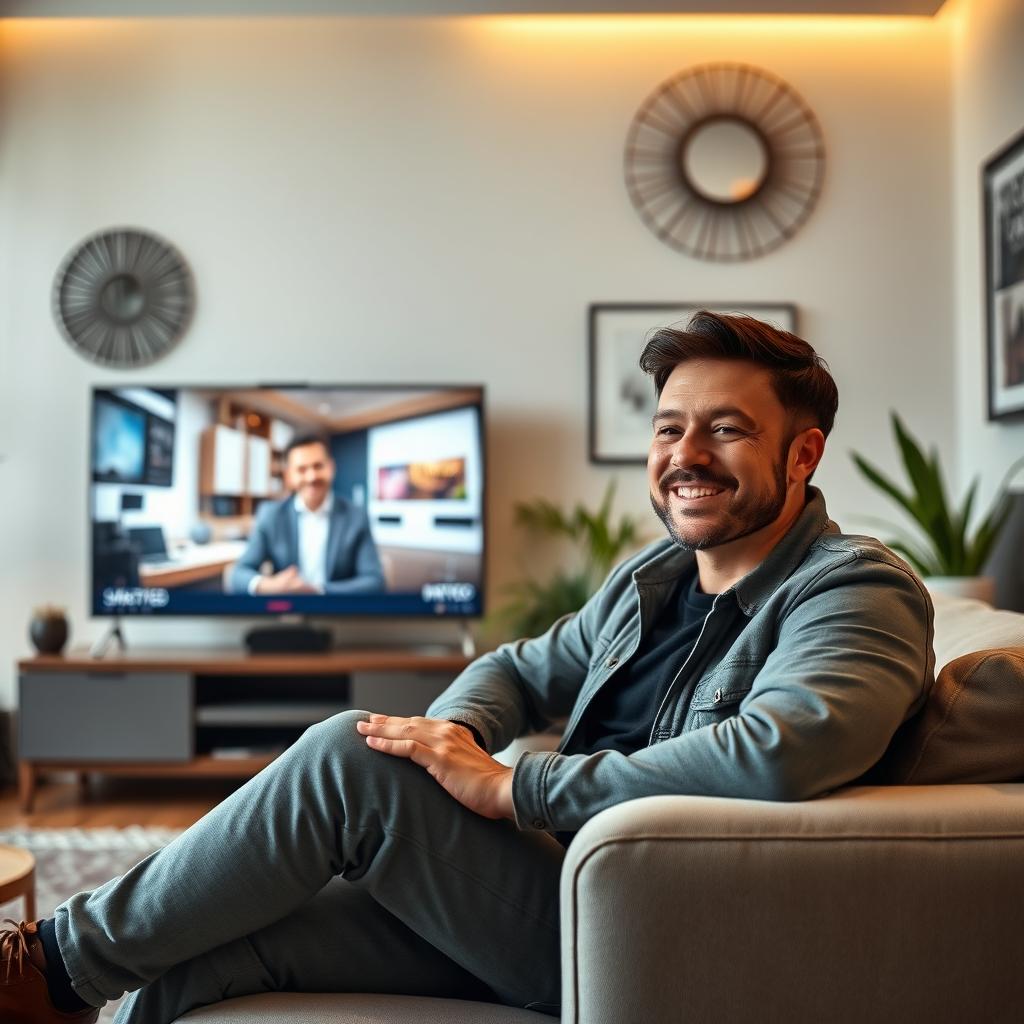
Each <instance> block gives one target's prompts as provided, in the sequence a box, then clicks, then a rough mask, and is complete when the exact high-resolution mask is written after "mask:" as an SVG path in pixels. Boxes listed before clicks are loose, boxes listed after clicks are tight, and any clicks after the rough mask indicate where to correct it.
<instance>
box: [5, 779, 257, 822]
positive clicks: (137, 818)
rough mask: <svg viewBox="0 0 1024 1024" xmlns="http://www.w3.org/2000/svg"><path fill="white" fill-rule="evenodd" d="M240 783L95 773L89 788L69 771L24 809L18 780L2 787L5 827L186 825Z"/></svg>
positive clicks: (48, 781) (51, 781) (48, 783)
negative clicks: (28, 811)
mask: <svg viewBox="0 0 1024 1024" xmlns="http://www.w3.org/2000/svg"><path fill="white" fill-rule="evenodd" d="M239 785H240V781H239V780H230V779H119V778H105V777H103V776H100V775H93V776H90V778H89V782H88V784H87V786H86V787H85V789H84V790H83V789H82V788H80V787H79V785H78V784H77V783H76V782H75V781H73V779H71V778H70V777H69V776H65V775H55V776H53V777H52V778H48V779H46V780H44V781H43V782H42V783H41V784H40V787H39V789H38V791H37V795H36V805H35V809H34V810H33V812H32V813H31V814H23V813H22V811H21V809H20V808H19V806H18V793H17V789H16V788H15V787H14V786H6V787H3V788H0V829H6V828H20V827H25V826H29V827H31V828H124V827H125V826H126V825H149V826H155V827H160V828H187V827H188V826H189V825H191V824H192V823H193V822H195V821H197V820H198V819H199V818H201V817H202V816H203V815H204V814H205V813H206V812H207V811H208V810H210V808H211V807H214V806H216V805H217V804H219V803H220V802H221V800H223V799H224V798H225V797H226V796H228V794H230V793H231V792H232V791H233V790H235V789H236V788H237V787H238V786H239Z"/></svg>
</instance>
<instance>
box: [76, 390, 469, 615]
mask: <svg viewBox="0 0 1024 1024" xmlns="http://www.w3.org/2000/svg"><path fill="white" fill-rule="evenodd" d="M89 451H90V459H91V466H90V470H91V472H90V480H91V483H90V495H89V511H90V522H91V530H92V539H91V545H92V548H91V554H92V557H91V565H92V572H91V593H92V602H91V603H92V610H93V614H95V615H139V614H147V615H151V614H159V615H167V614H172V615H173V614H178V615H202V614H211V615H261V614H267V615H284V614H299V615H371V616H381V615H455V616H464V617H475V616H479V615H482V614H483V611H484V507H485V506H484V393H483V388H482V387H481V386H479V385H450V386H437V385H393V384H380V385H332V386H327V385H316V386H294V385H284V386H280V387H278V386H267V385H239V386H237V387H223V386H218V387H199V386H188V387H174V388H169V387H139V386H132V387H110V388H95V389H94V390H93V395H92V436H91V443H90V446H89Z"/></svg>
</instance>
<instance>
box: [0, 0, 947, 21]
mask: <svg viewBox="0 0 1024 1024" xmlns="http://www.w3.org/2000/svg"><path fill="white" fill-rule="evenodd" d="M944 2H945V0H634V2H632V3H623V2H621V0H618V2H616V0H555V2H551V0H547V2H545V0H0V17H18V18H27V17H110V16H115V17H152V16H160V17H166V16H174V15H229V16H230V15H240V16H244V15H285V14H291V15H303V14H351V15H404V16H416V15H421V16H430V15H446V14H447V15H470V14H817V15H820V14H872V15H923V16H929V15H933V14H935V13H937V11H938V10H939V8H940V7H942V5H943V3H944Z"/></svg>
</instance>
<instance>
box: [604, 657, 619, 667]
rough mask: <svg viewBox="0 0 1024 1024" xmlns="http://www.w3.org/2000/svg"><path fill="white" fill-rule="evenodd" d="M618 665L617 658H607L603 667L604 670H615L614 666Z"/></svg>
mask: <svg viewBox="0 0 1024 1024" xmlns="http://www.w3.org/2000/svg"><path fill="white" fill-rule="evenodd" d="M618 663H619V659H618V658H615V657H611V658H609V659H608V660H607V661H606V662H605V663H604V666H605V668H615V666H616V665H618Z"/></svg>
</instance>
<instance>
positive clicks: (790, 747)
mask: <svg viewBox="0 0 1024 1024" xmlns="http://www.w3.org/2000/svg"><path fill="white" fill-rule="evenodd" d="M834 587H842V588H843V593H842V599H841V600H830V597H832V598H834V597H835V596H836V595H835V594H830V591H831V590H832V589H833V588H834ZM847 588H848V589H847ZM929 607H930V606H929V604H928V600H927V597H926V596H925V595H924V593H923V592H922V590H921V587H920V583H919V582H918V581H917V580H916V578H914V577H913V576H912V575H910V574H909V573H907V572H904V571H903V570H901V569H899V568H896V567H895V566H892V565H890V564H888V563H882V562H875V561H872V560H864V563H863V564H862V565H859V566H858V567H857V568H856V569H855V570H851V569H850V568H849V567H846V568H845V569H844V571H843V573H842V574H841V576H840V575H838V574H837V575H836V576H835V577H833V576H832V575H831V574H829V573H826V574H825V575H823V576H822V577H819V579H818V580H816V581H815V582H814V584H812V585H811V586H810V587H809V588H808V592H807V593H804V594H803V595H801V600H800V602H799V603H798V604H797V605H796V607H795V608H794V609H793V611H791V612H790V614H788V615H787V616H786V618H785V619H784V621H783V622H782V624H781V628H780V631H779V643H778V647H777V648H776V650H775V652H774V653H773V654H772V655H771V656H770V657H769V658H768V660H767V661H766V663H765V665H764V667H763V669H762V670H761V671H760V672H759V673H758V675H757V678H756V680H755V682H754V685H753V687H752V688H751V690H750V692H749V694H748V695H747V696H746V697H745V698H744V699H743V701H742V703H741V704H740V708H739V713H738V714H737V715H736V716H734V717H732V718H728V719H726V720H724V721H722V722H719V723H716V724H713V725H709V726H705V727H704V728H700V729H695V730H693V731H690V732H686V733H683V734H682V735H679V736H676V737H674V738H672V739H668V740H664V741H662V742H660V743H656V744H654V745H653V746H650V747H645V748H643V749H641V750H639V751H637V752H635V753H633V754H631V755H629V756H626V755H624V754H621V753H619V752H617V751H613V750H604V751H600V752H599V753H596V754H590V755H587V754H576V755H571V756H565V755H561V754H556V753H527V754H524V755H523V756H522V757H520V759H519V760H518V761H517V763H516V769H515V777H514V790H513V794H514V801H515V809H516V821H517V823H518V825H519V827H520V828H539V829H553V830H556V831H575V830H577V829H579V828H580V827H581V826H582V825H583V824H584V822H586V821H587V820H588V819H589V818H591V817H593V816H594V815H595V814H597V813H598V812H599V811H602V810H604V809H605V808H607V807H611V806H613V805H615V804H617V803H621V802H622V801H624V800H632V799H635V798H637V797H644V796H657V795H672V794H696V795H708V796H727V797H747V798H751V799H756V800H803V799H808V798H810V797H813V796H817V795H819V794H821V793H824V792H826V791H828V790H831V789H833V788H835V787H836V786H839V785H842V784H843V783H845V782H849V781H851V780H852V779H855V778H857V777H858V776H859V775H861V774H862V773H863V772H864V771H866V770H867V768H869V767H870V766H871V765H872V764H874V763H875V762H876V761H877V760H878V759H879V758H880V757H881V756H882V754H883V752H884V751H885V748H886V746H887V745H888V743H889V741H890V739H891V738H892V735H893V733H894V732H895V731H896V729H897V727H898V726H899V725H900V724H901V723H902V722H903V721H904V720H905V719H906V718H907V717H908V716H909V714H911V713H912V712H913V711H915V710H916V709H917V708H918V707H919V706H920V705H921V703H922V702H923V700H924V698H925V696H926V694H927V689H928V686H929V685H930V682H931V671H932V663H933V656H932V651H931V631H930V614H929Z"/></svg>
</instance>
